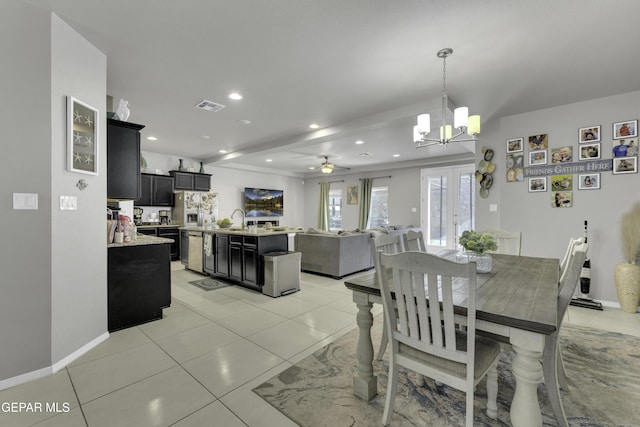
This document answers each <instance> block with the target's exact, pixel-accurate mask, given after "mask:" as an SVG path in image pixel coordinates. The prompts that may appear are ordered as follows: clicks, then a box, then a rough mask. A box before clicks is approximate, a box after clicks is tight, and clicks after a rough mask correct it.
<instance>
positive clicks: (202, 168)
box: [200, 162, 204, 173]
mask: <svg viewBox="0 0 640 427" xmlns="http://www.w3.org/2000/svg"><path fill="white" fill-rule="evenodd" d="M200 173H204V166H202V162H200Z"/></svg>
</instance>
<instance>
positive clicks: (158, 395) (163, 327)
mask: <svg viewBox="0 0 640 427" xmlns="http://www.w3.org/2000/svg"><path fill="white" fill-rule="evenodd" d="M200 278H202V276H201V275H198V274H196V273H193V272H190V271H187V270H184V268H183V267H182V265H181V264H179V263H178V262H174V263H172V295H173V303H172V305H171V308H169V309H167V310H165V315H164V318H163V319H162V320H159V321H156V322H151V323H147V324H144V325H140V326H138V327H133V328H129V329H125V330H122V331H118V332H115V333H112V334H111V335H110V337H109V338H108V339H107V340H106V341H105V342H103V343H102V344H100V345H99V346H98V347H96V348H95V349H93V350H91V351H90V352H89V353H87V354H85V355H83V356H82V357H81V358H79V359H78V360H76V361H74V362H73V363H72V364H71V365H70V366H68V367H67V368H66V369H63V370H61V371H60V372H58V373H56V374H55V375H52V376H49V377H46V378H43V379H40V380H36V381H32V382H30V383H27V384H22V385H20V386H16V387H13V388H11V389H8V390H4V391H1V392H0V402H32V403H33V402H43V405H44V402H58V403H59V405H60V407H61V408H62V405H63V404H64V403H68V404H69V407H70V411H68V412H62V413H59V414H57V415H56V414H55V413H51V412H49V413H47V412H44V411H43V412H41V413H21V414H11V413H6V412H3V411H0V425H2V426H12V427H13V426H31V425H37V426H65V427H69V426H90V427H95V426H109V427H112V426H169V425H172V426H177V427H187V426H194V427H196V426H197V427H200V426H205V425H207V426H225V427H227V426H229V427H234V426H247V425H248V426H260V427H265V426H277V427H286V426H294V425H295V424H294V423H293V422H291V421H290V420H289V419H287V418H286V417H284V416H283V415H281V414H280V413H279V412H278V411H277V410H276V409H274V408H273V407H271V405H269V404H267V403H266V402H264V401H263V400H262V399H261V398H259V397H258V396H257V395H255V394H254V393H253V392H252V391H251V390H252V389H253V388H254V387H256V386H257V385H259V384H261V383H263V382H264V381H266V380H267V379H269V378H271V377H272V376H274V375H276V374H277V373H279V372H280V371H282V370H284V369H286V368H287V367H289V366H291V365H292V364H295V363H296V362H297V361H299V360H301V359H303V358H305V357H306V356H308V355H309V354H311V353H313V352H314V351H316V350H317V349H319V348H321V347H323V346H324V345H326V344H327V343H329V342H331V341H332V340H334V339H336V338H337V337H339V336H341V335H343V334H344V333H346V332H348V331H350V330H352V329H353V328H355V326H356V325H355V313H356V307H355V304H354V303H353V302H352V301H351V292H350V291H349V290H347V289H346V288H345V286H344V284H343V282H342V281H341V280H333V279H329V278H325V277H320V276H315V275H310V274H304V273H303V274H302V285H301V288H302V290H301V291H300V292H298V293H295V294H292V295H288V296H286V297H282V298H270V297H268V296H264V295H261V294H259V293H256V292H253V291H249V290H246V289H243V288H239V287H235V286H230V287H226V288H222V289H218V290H214V291H209V292H206V291H203V290H201V289H200V288H197V287H195V286H193V285H190V284H189V283H188V282H189V281H192V280H197V279H200ZM374 310H375V312H376V313H379V312H381V307H380V306H376V307H375V309H374ZM565 321H566V322H568V323H572V324H578V325H584V326H592V327H595V328H598V329H608V330H612V331H618V332H622V333H626V334H630V335H636V336H640V315H638V314H627V313H622V312H620V311H619V310H616V309H610V308H605V310H604V311H603V312H597V311H594V310H588V309H584V308H577V307H570V308H569V312H568V315H567V318H566V320H565Z"/></svg>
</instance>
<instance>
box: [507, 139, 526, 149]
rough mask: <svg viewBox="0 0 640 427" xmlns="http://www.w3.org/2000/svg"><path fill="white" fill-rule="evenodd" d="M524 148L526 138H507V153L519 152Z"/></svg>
mask: <svg viewBox="0 0 640 427" xmlns="http://www.w3.org/2000/svg"><path fill="white" fill-rule="evenodd" d="M523 149H524V138H512V139H507V153H517V152H519V151H522V150H523Z"/></svg>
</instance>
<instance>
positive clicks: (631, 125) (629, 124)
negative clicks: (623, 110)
mask: <svg viewBox="0 0 640 427" xmlns="http://www.w3.org/2000/svg"><path fill="white" fill-rule="evenodd" d="M636 136H638V120H627V121H624V122H616V123H614V124H613V139H625V138H633V137H636Z"/></svg>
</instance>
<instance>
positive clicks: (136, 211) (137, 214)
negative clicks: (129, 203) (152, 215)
mask: <svg viewBox="0 0 640 427" xmlns="http://www.w3.org/2000/svg"><path fill="white" fill-rule="evenodd" d="M142 212H144V211H143V210H142V208H133V223H134V224H135V225H142Z"/></svg>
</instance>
